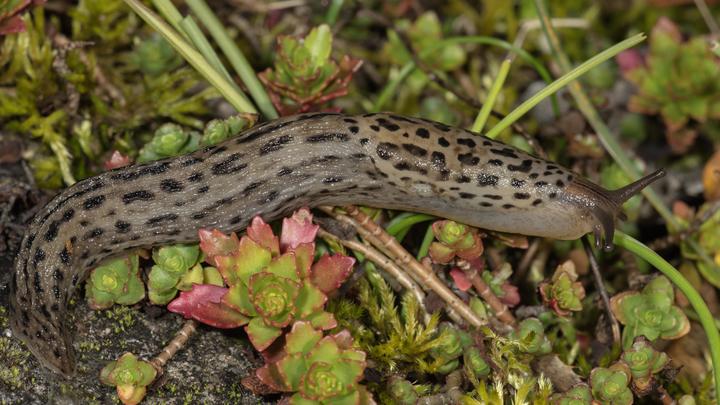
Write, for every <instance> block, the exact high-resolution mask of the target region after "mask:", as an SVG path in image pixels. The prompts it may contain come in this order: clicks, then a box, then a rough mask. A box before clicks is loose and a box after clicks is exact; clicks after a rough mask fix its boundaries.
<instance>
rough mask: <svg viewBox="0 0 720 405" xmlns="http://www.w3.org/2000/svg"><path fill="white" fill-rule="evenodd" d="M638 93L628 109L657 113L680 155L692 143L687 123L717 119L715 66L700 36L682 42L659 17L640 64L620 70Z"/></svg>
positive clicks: (718, 69) (718, 67) (719, 67)
mask: <svg viewBox="0 0 720 405" xmlns="http://www.w3.org/2000/svg"><path fill="white" fill-rule="evenodd" d="M625 74H626V77H627V78H628V80H630V81H631V82H633V83H634V84H635V85H636V86H637V89H638V92H637V94H636V95H634V96H633V97H632V98H631V99H630V102H629V105H628V107H629V109H630V110H631V111H635V112H641V113H644V114H660V115H661V116H662V118H663V121H664V122H665V125H666V127H667V132H666V136H667V138H668V142H669V144H670V146H671V147H672V148H673V150H674V151H675V152H677V153H682V152H684V151H685V150H687V148H688V147H689V146H691V145H692V143H693V141H694V138H695V136H696V131H695V130H693V129H690V128H687V125H688V122H689V121H690V120H691V119H693V120H695V121H697V122H700V123H703V122H705V121H706V120H708V119H711V118H720V64H719V61H718V58H717V57H716V56H715V55H714V54H713V52H712V51H711V50H710V46H709V45H708V43H707V41H706V40H705V39H704V38H702V37H695V38H691V39H690V40H688V41H683V39H682V35H681V34H680V30H679V28H678V27H677V26H676V25H675V24H674V23H673V22H672V21H670V20H669V19H667V18H660V19H659V20H658V22H657V24H656V25H655V27H654V28H653V30H652V32H651V34H650V52H649V54H648V55H647V58H646V60H645V63H644V65H639V64H637V63H632V64H629V70H627V71H626V72H625Z"/></svg>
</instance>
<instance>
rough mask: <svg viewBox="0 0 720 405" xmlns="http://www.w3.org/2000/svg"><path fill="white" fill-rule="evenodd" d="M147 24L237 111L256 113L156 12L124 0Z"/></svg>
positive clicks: (241, 94)
mask: <svg viewBox="0 0 720 405" xmlns="http://www.w3.org/2000/svg"><path fill="white" fill-rule="evenodd" d="M124 1H125V3H126V4H127V5H128V6H130V8H132V9H133V10H134V11H135V12H136V13H137V14H138V15H139V16H140V17H141V18H142V19H143V20H145V22H146V23H148V25H150V26H152V27H153V28H154V29H155V30H156V31H158V32H159V33H160V34H161V35H162V36H163V37H164V38H165V39H166V40H167V41H168V42H170V45H172V46H173V48H175V50H176V51H177V52H178V53H179V54H180V55H181V56H182V57H183V58H185V60H186V61H187V62H188V63H189V64H190V65H192V67H193V68H195V70H197V71H198V72H199V73H200V74H201V75H202V76H203V77H204V78H205V79H206V80H207V81H208V82H210V84H211V85H212V86H213V87H215V89H217V91H218V92H219V93H220V94H221V95H222V96H223V97H225V99H226V100H227V101H228V102H229V103H230V104H232V106H233V107H235V109H236V110H237V111H238V112H249V113H253V114H256V113H257V110H256V109H255V107H254V106H253V105H252V103H250V101H249V100H248V99H247V98H246V97H245V95H244V94H243V93H242V92H239V91H238V90H237V88H236V87H235V86H233V84H232V83H230V82H228V81H227V79H225V78H224V77H223V76H222V74H220V73H219V72H217V71H216V70H215V69H214V68H213V67H212V66H211V65H210V64H209V63H208V62H207V61H206V60H205V58H203V57H202V55H201V54H200V53H199V52H198V51H196V50H195V48H193V47H192V45H190V44H189V43H187V41H185V40H184V39H183V38H182V37H181V36H180V34H179V33H178V32H177V31H175V30H174V29H172V27H170V26H169V25H167V24H166V23H165V22H164V21H163V20H162V19H161V18H160V17H159V16H158V15H157V14H155V13H154V12H152V10H150V9H148V8H147V7H145V5H144V4H142V3H141V2H140V1H139V0H124Z"/></svg>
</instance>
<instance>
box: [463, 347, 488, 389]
mask: <svg viewBox="0 0 720 405" xmlns="http://www.w3.org/2000/svg"><path fill="white" fill-rule="evenodd" d="M463 371H464V372H465V375H466V376H468V378H469V379H470V381H477V380H479V379H481V378H484V377H487V376H488V375H489V374H490V365H489V364H488V363H487V361H485V358H484V357H483V356H482V354H481V353H480V349H478V348H477V347H475V346H470V347H468V348H466V349H465V350H464V353H463Z"/></svg>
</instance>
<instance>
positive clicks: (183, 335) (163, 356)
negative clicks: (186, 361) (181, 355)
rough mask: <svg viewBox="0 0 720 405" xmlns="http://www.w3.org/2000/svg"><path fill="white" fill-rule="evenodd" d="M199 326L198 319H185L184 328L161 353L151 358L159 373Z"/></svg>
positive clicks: (151, 362)
mask: <svg viewBox="0 0 720 405" xmlns="http://www.w3.org/2000/svg"><path fill="white" fill-rule="evenodd" d="M197 326H198V323H197V321H194V320H192V319H190V320H188V321H185V323H184V324H183V326H182V328H180V330H179V331H178V333H177V334H176V335H175V337H174V338H173V339H172V340H171V341H170V343H168V344H167V346H165V347H164V348H163V350H162V351H161V352H160V354H158V355H157V356H155V357H154V358H153V359H152V360H150V364H152V366H153V367H155V370H156V371H157V373H158V375H160V374H162V372H163V367H165V364H167V362H168V361H169V360H170V359H172V358H173V356H175V353H177V352H178V350H180V349H182V348H183V346H185V343H187V341H188V339H190V336H192V335H193V334H195V331H196V330H197Z"/></svg>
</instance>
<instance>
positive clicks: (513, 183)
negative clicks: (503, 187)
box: [510, 178, 525, 188]
mask: <svg viewBox="0 0 720 405" xmlns="http://www.w3.org/2000/svg"><path fill="white" fill-rule="evenodd" d="M510 185H511V186H513V187H516V188H520V187H523V186H524V185H525V180H519V179H516V178H513V179H512V180H510Z"/></svg>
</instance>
